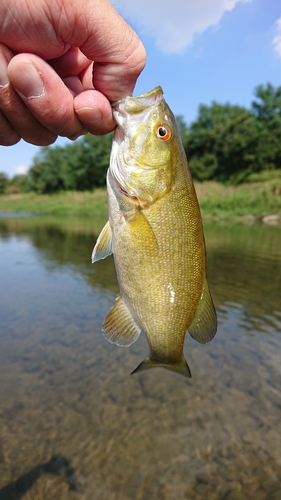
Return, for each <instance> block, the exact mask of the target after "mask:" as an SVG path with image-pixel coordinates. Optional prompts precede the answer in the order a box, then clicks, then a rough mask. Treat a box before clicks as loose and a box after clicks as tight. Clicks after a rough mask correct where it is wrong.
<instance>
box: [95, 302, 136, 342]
mask: <svg viewBox="0 0 281 500" xmlns="http://www.w3.org/2000/svg"><path fill="white" fill-rule="evenodd" d="M140 332H141V328H140V327H139V325H137V323H136V322H135V320H134V318H133V317H132V315H131V313H130V311H129V309H128V307H127V306H126V304H125V303H124V302H123V300H122V297H118V299H117V301H116V302H115V304H114V306H113V307H112V309H111V311H110V312H109V313H108V315H107V317H106V318H105V322H104V324H103V334H104V336H105V338H106V339H107V340H108V341H109V342H111V343H112V344H117V345H119V346H123V347H127V346H129V345H131V344H133V342H135V341H136V340H137V338H138V337H139V335H140Z"/></svg>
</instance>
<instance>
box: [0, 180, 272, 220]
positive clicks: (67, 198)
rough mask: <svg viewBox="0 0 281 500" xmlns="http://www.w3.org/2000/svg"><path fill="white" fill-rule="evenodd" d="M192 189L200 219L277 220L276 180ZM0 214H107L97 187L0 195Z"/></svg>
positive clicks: (206, 184) (209, 184)
mask: <svg viewBox="0 0 281 500" xmlns="http://www.w3.org/2000/svg"><path fill="white" fill-rule="evenodd" d="M195 188H196V191H197V195H198V199H199V203H200V207H201V212H202V215H203V217H204V218H211V219H219V220H223V219H231V220H238V219H243V220H249V221H251V220H257V219H258V220H262V221H264V222H278V221H281V181H280V180H276V179H275V180H273V179H272V180H269V181H265V182H256V183H251V184H243V185H240V186H225V185H223V184H220V183H218V182H213V181H209V182H203V183H196V184H195ZM0 212H4V213H6V212H30V213H36V214H54V215H76V216H80V215H81V216H82V215H83V216H85V215H89V216H98V217H104V216H106V215H107V198H106V190H105V189H102V188H99V189H96V190H95V191H93V192H63V193H57V194H50V195H46V194H45V195H38V194H36V193H17V194H10V195H2V196H0Z"/></svg>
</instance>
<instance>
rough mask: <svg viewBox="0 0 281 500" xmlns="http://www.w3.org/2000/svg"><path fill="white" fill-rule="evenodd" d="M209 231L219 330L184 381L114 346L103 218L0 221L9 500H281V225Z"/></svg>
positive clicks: (141, 344)
mask: <svg viewBox="0 0 281 500" xmlns="http://www.w3.org/2000/svg"><path fill="white" fill-rule="evenodd" d="M204 226H205V236H206V244H207V260H208V278H209V283H210V288H211V292H212V295H213V299H214V302H215V305H216V308H217V312H218V319H219V327H218V332H217V335H216V337H215V338H214V339H213V341H212V342H210V343H209V344H206V345H200V344H198V343H196V342H195V341H194V340H193V339H192V338H191V337H190V336H189V335H187V337H186V341H185V357H186V359H187V360H188V363H189V365H190V368H191V371H192V376H193V377H192V379H190V380H189V379H185V378H184V377H180V376H178V375H175V374H173V373H171V372H168V371H166V370H162V369H159V370H158V369H157V370H151V371H150V370H149V371H147V372H143V373H140V374H135V375H134V376H131V375H130V372H131V371H132V370H133V369H134V368H135V367H136V366H137V365H138V364H139V362H140V361H142V359H143V358H144V357H145V356H146V355H147V352H148V348H147V343H146V339H145V336H144V335H141V336H140V338H139V339H138V341H137V342H136V343H135V344H133V345H132V346H131V347H129V348H121V347H117V346H115V345H111V344H110V343H108V342H107V341H106V340H105V339H104V337H103V335H102V333H101V327H102V323H103V320H104V318H105V316H106V315H107V313H108V311H109V309H110V307H111V306H112V305H113V303H114V301H115V297H116V294H117V293H118V285H117V281H116V276H115V271H114V265H113V260H112V258H111V257H109V258H107V259H105V260H104V261H100V262H97V263H95V264H94V265H92V264H91V261H90V256H91V252H92V249H93V246H94V244H95V241H96V238H97V236H98V233H99V230H100V228H101V227H102V221H99V220H94V219H90V218H88V219H73V218H58V217H56V218H54V217H53V218H52V217H44V216H41V217H28V216H26V217H2V218H0V500H19V499H23V500H54V499H60V500H64V499H65V500H76V499H80V500H184V499H188V500H280V499H281V301H280V300H281V297H280V291H281V227H280V226H278V225H276V226H267V225H262V224H238V223H237V224H234V223H218V222H217V223H211V222H208V223H207V222H206V223H205V224H204Z"/></svg>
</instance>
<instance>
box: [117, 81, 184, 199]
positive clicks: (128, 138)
mask: <svg viewBox="0 0 281 500" xmlns="http://www.w3.org/2000/svg"><path fill="white" fill-rule="evenodd" d="M112 108H113V115H114V118H115V120H116V123H117V127H116V129H115V132H114V138H113V144H112V152H111V159H110V168H109V170H110V173H111V175H112V177H113V178H114V181H115V184H116V186H117V190H118V188H119V189H120V190H121V192H122V196H123V195H126V196H127V197H128V198H130V199H131V200H132V201H133V202H134V203H135V204H138V205H139V206H140V207H141V208H145V207H148V206H150V205H151V204H152V203H154V202H155V201H156V200H157V199H159V198H161V197H163V196H164V195H165V194H166V193H167V192H169V191H170V189H171V188H172V185H173V182H174V178H175V175H176V165H177V155H178V151H179V144H180V145H181V140H180V137H179V133H178V129H177V124H176V120H175V117H174V115H173V113H172V111H171V110H170V108H169V106H168V105H167V103H166V102H165V100H164V98H163V91H162V89H161V87H156V88H154V89H153V90H152V91H151V92H147V93H145V94H141V95H139V96H137V97H131V96H128V97H126V98H125V99H122V100H120V101H117V102H116V103H113V105H112ZM181 148H182V147H181Z"/></svg>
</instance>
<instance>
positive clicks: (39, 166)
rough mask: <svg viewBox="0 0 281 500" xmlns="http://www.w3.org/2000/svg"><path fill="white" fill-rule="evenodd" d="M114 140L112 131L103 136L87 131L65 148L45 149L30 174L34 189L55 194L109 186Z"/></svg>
mask: <svg viewBox="0 0 281 500" xmlns="http://www.w3.org/2000/svg"><path fill="white" fill-rule="evenodd" d="M111 141H112V137H111V134H108V135H105V136H99V137H97V136H93V135H90V134H87V135H86V136H84V137H83V138H82V139H80V140H78V141H76V142H74V143H73V144H68V145H67V146H65V147H64V148H63V147H60V146H55V147H43V148H41V150H40V152H39V154H38V155H37V156H36V157H35V159H34V161H33V165H32V167H31V169H30V170H29V173H28V183H29V187H30V189H31V190H33V191H36V192H38V193H53V192H57V191H61V190H78V191H85V190H91V189H93V188H95V187H98V186H103V185H105V178H106V172H107V169H108V165H109V155H110V149H111Z"/></svg>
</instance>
